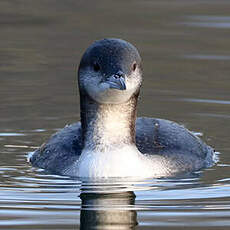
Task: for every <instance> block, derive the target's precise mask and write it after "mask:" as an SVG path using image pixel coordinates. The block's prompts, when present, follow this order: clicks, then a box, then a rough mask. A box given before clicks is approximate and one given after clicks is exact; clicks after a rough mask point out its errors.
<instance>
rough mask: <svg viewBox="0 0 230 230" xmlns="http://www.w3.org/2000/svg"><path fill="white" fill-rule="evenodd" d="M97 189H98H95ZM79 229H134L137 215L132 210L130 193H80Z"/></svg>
mask: <svg viewBox="0 0 230 230" xmlns="http://www.w3.org/2000/svg"><path fill="white" fill-rule="evenodd" d="M97 188H98V187H97ZM80 198H81V200H82V204H81V217H80V229H81V230H85V229H87V230H90V229H100V230H106V229H124V230H125V229H134V227H135V226H136V225H137V213H136V211H135V210H133V206H134V203H135V194H134V193H133V192H132V191H125V192H115V191H108V192H105V190H104V191H102V192H98V190H96V191H93V190H90V191H89V190H88V191H82V193H81V195H80Z"/></svg>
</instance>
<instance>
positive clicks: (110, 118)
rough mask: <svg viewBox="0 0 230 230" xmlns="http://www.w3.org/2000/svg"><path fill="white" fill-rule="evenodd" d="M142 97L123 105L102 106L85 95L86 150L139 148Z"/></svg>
mask: <svg viewBox="0 0 230 230" xmlns="http://www.w3.org/2000/svg"><path fill="white" fill-rule="evenodd" d="M137 98H138V95H134V96H133V97H131V98H130V99H129V100H128V101H127V102H125V103H123V104H99V103H97V102H95V101H94V100H92V99H91V98H90V97H89V96H88V95H81V101H80V104H81V124H82V137H83V146H84V148H88V149H92V150H99V151H106V150H107V149H110V148H111V147H112V146H116V147H119V146H123V145H126V144H128V145H132V144H133V145H135V123H136V105H137Z"/></svg>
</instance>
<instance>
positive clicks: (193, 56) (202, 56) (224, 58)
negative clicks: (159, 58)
mask: <svg viewBox="0 0 230 230" xmlns="http://www.w3.org/2000/svg"><path fill="white" fill-rule="evenodd" d="M183 57H184V58H187V59H196V60H220V61H229V60H230V56H229V55H214V54H213V55H205V54H189V55H184V56H183Z"/></svg>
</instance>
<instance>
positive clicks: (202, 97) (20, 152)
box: [0, 0, 230, 230]
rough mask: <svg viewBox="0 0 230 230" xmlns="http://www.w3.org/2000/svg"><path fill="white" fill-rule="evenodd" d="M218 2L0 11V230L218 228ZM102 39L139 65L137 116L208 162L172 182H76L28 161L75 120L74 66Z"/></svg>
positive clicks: (224, 66) (224, 155)
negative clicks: (160, 122) (184, 140)
mask: <svg viewBox="0 0 230 230" xmlns="http://www.w3.org/2000/svg"><path fill="white" fill-rule="evenodd" d="M229 8H230V3H229V1H227V0H226V1H224V0H219V1H211V0H209V1H204V0H197V1H183V0H175V1H169V0H168V1H167V0H163V1H132V2H129V1H127V2H124V1H111V0H108V1H100V2H97V3H95V4H93V5H92V2H91V1H73V0H68V1H55V0H50V1H43V0H42V1H39V2H38V1H25V0H21V1H16V0H15V1H4V0H3V1H1V2H0V13H1V14H0V19H1V20H0V33H1V42H0V95H1V96H0V112H1V115H0V155H1V161H0V187H1V188H0V229H46V228H49V229H80V228H81V229H141V230H142V229H153V228H158V229H180V228H182V227H186V228H187V229H194V228H196V229H229V227H230V195H229V194H230V177H229V169H230V144H229V127H230V107H229V106H230V105H229V104H230V95H229V92H230V78H229V74H230V70H229V61H230V58H229V57H230V52H229V50H230V43H229V35H230V31H229V28H230V26H229V24H230V19H229ZM103 37H120V38H123V39H126V40H128V41H130V42H132V43H134V44H135V45H136V46H137V47H138V49H139V50H140V53H141V55H142V58H143V61H144V63H143V68H144V84H143V87H142V92H141V99H140V101H139V110H138V113H139V116H155V117H161V118H166V119H170V120H175V121H177V122H179V123H181V124H184V125H185V126H186V127H188V128H189V129H191V130H194V131H195V132H198V133H202V134H203V137H202V138H203V139H204V140H205V141H206V142H207V143H208V144H209V145H211V146H213V147H215V149H216V150H217V151H218V152H220V155H219V157H220V160H219V162H218V164H217V165H215V166H214V167H212V168H210V169H206V170H202V171H201V172H196V173H194V174H193V175H184V177H181V178H173V179H152V180H146V181H135V180H134V181H130V180H127V179H124V180H122V181H118V180H117V181H116V180H107V181H84V180H79V179H77V178H75V179H74V178H67V177H61V176H57V175H49V173H47V172H44V171H42V170H40V169H35V168H32V167H31V166H30V165H29V164H28V163H27V161H26V156H27V153H28V152H31V151H33V150H34V149H35V148H36V147H38V146H40V145H41V144H42V143H43V142H44V141H45V140H47V138H48V137H49V136H50V135H51V134H52V133H54V132H56V131H57V130H58V129H60V128H62V127H64V126H65V125H66V124H70V123H73V122H75V121H78V120H79V97H78V93H77V89H76V80H75V79H76V71H75V69H76V66H77V65H78V63H79V60H80V57H81V55H82V53H83V51H84V50H85V48H87V46H88V45H89V44H90V43H91V42H92V41H94V40H96V39H100V38H103Z"/></svg>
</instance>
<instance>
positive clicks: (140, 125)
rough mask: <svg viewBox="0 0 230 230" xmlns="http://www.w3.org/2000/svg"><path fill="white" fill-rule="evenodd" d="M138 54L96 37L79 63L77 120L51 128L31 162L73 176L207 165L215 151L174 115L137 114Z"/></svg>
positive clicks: (143, 173)
mask: <svg viewBox="0 0 230 230" xmlns="http://www.w3.org/2000/svg"><path fill="white" fill-rule="evenodd" d="M141 83H142V68H141V57H140V55H139V52H138V50H137V49H136V48H135V47H134V46H133V45H132V44H130V43H129V42H126V41H124V40H121V39H117V38H107V39H102V40H99V41H95V42H94V43H93V44H92V45H90V46H89V48H88V49H87V50H86V51H85V53H84V54H83V56H82V59H81V61H80V65H79V69H78V87H79V92H80V110H81V112H80V115H81V121H80V122H78V123H74V124H71V125H67V126H66V127H64V128H63V129H62V130H60V131H58V132H57V133H55V134H54V135H53V136H51V138H50V139H49V140H48V142H47V143H45V144H43V145H42V146H41V147H40V148H38V149H37V150H36V151H35V152H34V153H33V154H32V155H31V156H30V157H29V161H30V162H31V164H32V166H34V167H39V168H43V169H45V170H48V171H50V172H52V173H55V174H59V175H67V176H74V177H86V178H110V177H119V178H120V177H146V178H159V177H171V176H174V175H177V174H181V173H189V172H194V171H197V170H200V169H202V168H206V167H210V166H211V165H213V164H214V161H215V160H214V156H215V151H214V150H213V149H212V148H211V147H210V146H208V145H206V144H205V143H204V142H203V141H202V140H201V139H200V138H199V137H197V136H196V135H194V134H193V133H192V132H191V131H189V130H187V129H186V128H185V127H183V126H182V125H179V124H177V123H175V122H173V121H169V120H164V119H158V118H147V117H139V118H137V117H136V116H137V115H136V111H137V108H136V107H137V100H138V95H139V92H140V87H141Z"/></svg>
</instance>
